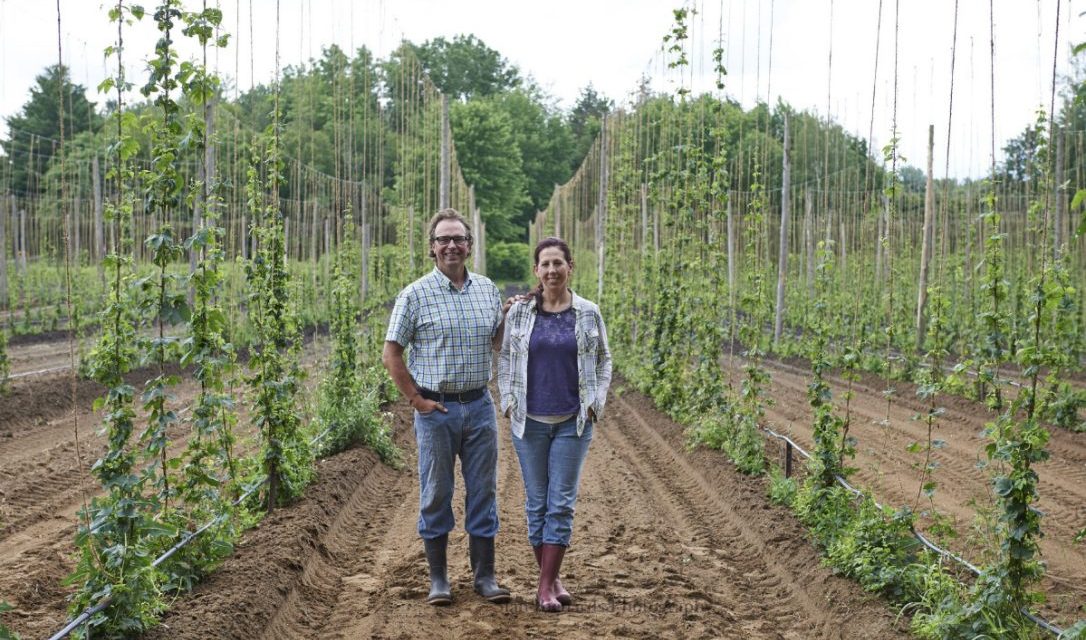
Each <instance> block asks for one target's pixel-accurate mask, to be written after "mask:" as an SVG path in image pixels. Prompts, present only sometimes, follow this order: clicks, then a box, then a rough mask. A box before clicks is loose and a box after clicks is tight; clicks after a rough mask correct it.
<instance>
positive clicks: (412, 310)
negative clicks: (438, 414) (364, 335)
mask: <svg viewBox="0 0 1086 640" xmlns="http://www.w3.org/2000/svg"><path fill="white" fill-rule="evenodd" d="M501 321H502V313H501V295H500V293H499V292H498V288H497V287H496V286H495V285H494V283H493V282H491V281H490V279H489V278H487V277H486V276H481V275H479V274H477V273H471V272H470V271H469V272H468V274H467V279H466V280H465V281H464V288H463V289H462V290H459V291H458V290H457V289H456V287H454V286H453V284H452V281H450V280H449V278H448V277H447V276H446V275H445V274H443V273H441V271H440V270H438V268H437V267H434V270H433V271H431V272H430V273H428V274H426V275H425V276H423V277H421V278H419V279H418V280H416V281H414V282H412V283H411V284H409V285H407V286H406V287H404V290H403V291H401V292H400V294H399V295H398V296H396V306H395V307H394V308H393V309H392V318H391V319H390V320H389V323H388V332H387V333H386V334H385V340H386V341H388V342H396V343H398V344H400V345H401V346H403V347H404V348H405V349H406V348H407V347H408V346H410V349H409V350H408V352H407V370H408V371H410V372H411V377H412V378H414V379H415V384H417V385H419V386H420V387H424V388H426V389H430V390H432V391H442V392H446V393H457V392H460V391H469V390H471V389H478V388H480V387H485V386H486V384H487V383H488V382H489V381H490V373H491V369H490V363H491V360H492V356H491V350H492V347H491V338H492V337H493V336H494V334H495V332H496V331H497V330H498V327H499V326H500V325H501Z"/></svg>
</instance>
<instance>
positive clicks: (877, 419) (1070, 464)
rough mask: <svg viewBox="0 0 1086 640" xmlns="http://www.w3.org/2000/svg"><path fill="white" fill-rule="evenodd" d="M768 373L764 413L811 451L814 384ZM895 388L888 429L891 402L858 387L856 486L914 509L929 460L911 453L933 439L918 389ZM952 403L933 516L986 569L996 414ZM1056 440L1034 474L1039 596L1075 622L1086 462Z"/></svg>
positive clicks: (778, 371)
mask: <svg viewBox="0 0 1086 640" xmlns="http://www.w3.org/2000/svg"><path fill="white" fill-rule="evenodd" d="M770 367H771V374H772V382H771V385H770V388H769V391H768V395H769V397H771V398H773V400H774V401H775V403H774V405H773V406H771V407H769V408H768V409H767V413H766V417H767V425H768V426H771V427H773V428H775V429H778V430H781V431H784V432H787V433H789V434H790V435H792V436H793V437H794V438H795V439H796V441H797V442H798V443H800V444H801V445H802V446H804V447H810V446H811V444H812V433H811V411H810V405H809V404H808V401H807V397H806V386H807V384H808V377H809V376H805V375H802V374H801V373H799V372H796V371H794V367H791V366H790V365H785V366H783V367H778V366H776V365H775V363H770ZM895 385H896V386H897V387H898V393H897V394H896V395H895V396H894V399H893V402H892V403H891V406H890V421H889V424H885V417H886V400H885V399H884V398H883V397H882V394H881V392H876V391H874V387H873V386H872V382H871V381H868V384H859V385H854V387H853V391H854V394H855V395H854V397H853V398H852V401H851V410H852V416H853V417H852V430H851V433H852V435H854V436H856V438H857V439H858V445H857V453H856V458H855V460H854V461H853V463H852V464H853V466H855V467H856V468H857V469H858V471H857V474H856V476H855V480H856V481H857V483H858V484H859V485H861V486H863V487H866V488H868V489H870V490H871V491H872V492H873V493H874V495H875V497H876V498H877V499H878V500H880V501H882V502H885V503H887V504H889V505H912V504H913V503H914V501H915V499H916V493H917V490H918V488H919V486H920V474H919V471H918V466H919V465H920V464H922V462H923V459H922V457H921V456H920V455H918V454H910V453H908V451H907V447H908V446H909V445H910V444H911V443H913V442H920V443H923V442H924V441H925V439H926V435H927V434H926V426H925V425H924V424H923V423H922V422H920V421H918V420H915V419H914V415H915V414H916V413H917V412H920V411H926V405H925V404H924V403H922V402H919V400H918V399H916V398H910V397H908V396H907V393H913V392H914V389H913V388H912V387H911V386H908V385H901V384H898V383H895ZM833 390H834V397H835V398H838V399H840V398H842V397H843V395H842V394H843V392H844V390H845V387H844V385H843V382H842V381H840V380H836V381H833ZM838 402H839V403H840V402H841V401H840V400H838ZM945 405H950V406H951V407H952V408H951V409H950V410H948V411H947V413H946V415H944V416H943V417H942V418H940V420H939V424H938V426H937V427H936V428H935V432H934V437H935V438H938V439H940V440H943V441H945V442H946V446H944V447H942V448H940V449H937V450H936V451H935V452H934V456H933V459H934V460H935V461H936V463H937V464H938V468H937V469H936V470H935V472H934V476H933V477H934V480H935V481H936V482H937V483H938V487H937V489H936V492H935V495H934V501H935V508H936V509H937V510H938V512H939V513H940V514H942V515H945V516H949V517H950V518H951V519H952V521H953V522H954V523H955V527H956V529H957V530H958V531H959V532H960V533H961V534H962V536H963V537H960V538H959V539H957V540H951V541H947V542H946V543H945V544H947V545H948V546H950V547H951V548H952V549H954V550H955V551H957V552H959V553H962V554H964V555H966V556H967V557H973V558H974V560H975V561H979V557H978V555H979V553H980V551H979V549H978V548H976V546H975V545H976V544H977V540H975V539H971V538H970V537H969V536H968V534H969V531H970V528H971V526H972V524H973V523H974V521H975V519H976V517H977V513H978V507H979V508H990V507H991V505H992V500H993V498H992V495H991V489H990V485H991V480H990V477H991V474H992V471H991V469H988V468H987V460H986V457H985V455H984V451H983V447H984V445H985V444H986V440H985V438H984V437H983V436H982V435H981V431H982V430H983V429H984V425H985V423H986V422H988V421H990V420H991V419H992V416H991V414H990V413H988V411H987V410H986V409H985V408H984V407H983V405H982V404H980V403H970V402H969V401H966V400H963V399H961V398H946V397H940V398H939V399H938V401H937V406H945ZM970 405H972V411H969V409H970ZM1050 433H1051V434H1052V442H1053V446H1052V447H1050V453H1051V455H1052V458H1051V459H1050V460H1049V461H1048V462H1045V463H1042V464H1040V465H1037V466H1036V470H1037V472H1038V476H1039V485H1038V492H1039V494H1040V501H1039V502H1038V504H1037V507H1038V509H1040V510H1041V511H1042V512H1044V514H1045V518H1044V519H1043V521H1042V529H1043V531H1044V534H1045V535H1044V537H1043V538H1042V539H1041V541H1040V545H1041V552H1042V556H1043V558H1044V560H1045V562H1046V563H1047V565H1048V567H1049V570H1050V571H1051V573H1052V574H1053V576H1054V579H1050V580H1046V581H1045V582H1044V583H1043V584H1042V588H1043V590H1044V591H1045V592H1046V593H1047V595H1048V599H1049V603H1048V604H1047V605H1046V607H1048V608H1046V612H1049V614H1050V615H1054V616H1056V617H1058V618H1062V619H1070V620H1073V619H1074V618H1075V617H1076V616H1078V617H1081V611H1079V610H1078V605H1074V604H1064V603H1073V602H1075V601H1078V602H1079V603H1081V601H1082V599H1083V598H1086V548H1083V546H1082V545H1081V544H1077V543H1075V542H1074V541H1073V537H1074V535H1075V533H1076V532H1078V531H1080V530H1081V529H1082V528H1083V527H1086V481H1084V479H1086V464H1084V463H1082V462H1081V461H1080V460H1081V458H1082V457H1083V456H1084V455H1086V441H1083V439H1082V437H1081V434H1074V433H1070V432H1067V431H1065V430H1062V429H1057V428H1051V429H1050ZM920 508H921V509H927V508H929V505H928V502H927V500H926V499H924V500H922V501H921V503H920ZM929 524H930V521H928V520H926V519H922V520H921V522H920V526H921V528H925V529H926V527H927V526H928V525H929Z"/></svg>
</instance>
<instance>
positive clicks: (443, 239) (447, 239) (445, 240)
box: [432, 236, 471, 247]
mask: <svg viewBox="0 0 1086 640" xmlns="http://www.w3.org/2000/svg"><path fill="white" fill-rule="evenodd" d="M432 242H436V243H438V244H439V245H441V246H445V247H447V246H449V245H450V244H453V243H454V242H455V243H456V244H458V245H460V246H464V245H466V244H468V243H469V242H471V238H469V237H468V236H437V237H435V238H433V239H432Z"/></svg>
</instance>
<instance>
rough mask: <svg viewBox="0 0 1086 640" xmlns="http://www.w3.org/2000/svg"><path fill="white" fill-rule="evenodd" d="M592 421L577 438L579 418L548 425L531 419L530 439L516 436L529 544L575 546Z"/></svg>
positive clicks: (527, 432)
mask: <svg viewBox="0 0 1086 640" xmlns="http://www.w3.org/2000/svg"><path fill="white" fill-rule="evenodd" d="M591 442H592V422H591V421H589V422H587V423H585V426H584V431H583V432H582V434H581V436H580V437H577V418H576V416H574V417H573V418H570V419H569V420H566V421H565V422H561V423H558V424H546V423H544V422H537V421H535V420H532V419H531V418H528V420H527V422H525V424H524V437H523V438H518V437H516V436H513V448H514V449H516V452H517V458H518V459H519V460H520V472H521V475H522V476H523V477H524V495H525V501H524V511H525V513H526V514H527V516H528V542H530V543H531V545H532V546H533V547H538V546H539V545H541V544H557V545H561V546H563V547H568V546H569V539H570V536H571V535H572V534H573V511H574V508H575V507H576V506H577V489H578V487H579V485H580V483H581V469H582V468H583V467H584V459H585V456H587V455H588V445H589V444H591Z"/></svg>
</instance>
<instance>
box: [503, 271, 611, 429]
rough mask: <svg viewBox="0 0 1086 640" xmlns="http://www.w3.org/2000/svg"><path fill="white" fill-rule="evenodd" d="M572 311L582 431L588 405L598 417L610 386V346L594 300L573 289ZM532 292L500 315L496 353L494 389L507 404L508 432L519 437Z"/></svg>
mask: <svg viewBox="0 0 1086 640" xmlns="http://www.w3.org/2000/svg"><path fill="white" fill-rule="evenodd" d="M573 311H574V313H576V314H577V320H576V323H575V324H574V333H575V336H576V338H577V390H578V395H579V396H580V398H581V407H580V409H579V410H578V411H577V435H578V436H580V435H581V433H583V432H584V425H585V421H587V420H588V410H589V409H592V411H593V413H595V414H596V419H597V420H598V419H600V418H601V417H603V407H604V404H606V402H607V389H608V387H610V386H611V350H610V349H609V348H608V347H607V329H606V328H604V326H603V316H601V315H600V308H599V307H598V306H596V304H595V303H593V302H590V301H588V300H585V299H584V298H582V297H581V296H579V295H577V294H576V293H574V294H573ZM535 317H536V314H535V297H533V298H532V299H531V300H529V301H527V302H518V303H516V304H514V305H513V306H512V307H511V308H510V309H509V315H508V316H507V317H506V318H505V334H504V335H503V336H502V350H501V353H500V354H499V355H498V391H499V392H500V393H501V407H502V412H503V413H505V412H506V411H508V410H509V409H510V408H512V411H511V412H510V413H509V417H510V423H511V425H512V427H513V435H515V436H516V437H518V438H523V437H524V422H525V420H526V419H527V417H528V403H527V396H528V344H529V342H530V341H531V339H532V329H533V328H534V327H535Z"/></svg>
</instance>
